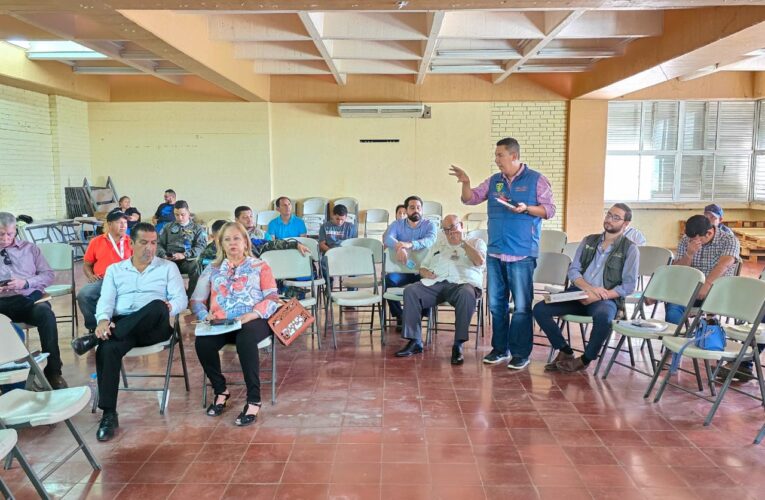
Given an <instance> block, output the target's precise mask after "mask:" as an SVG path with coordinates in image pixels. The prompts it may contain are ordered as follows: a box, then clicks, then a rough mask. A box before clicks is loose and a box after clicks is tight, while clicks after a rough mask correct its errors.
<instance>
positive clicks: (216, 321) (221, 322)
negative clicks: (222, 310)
mask: <svg viewBox="0 0 765 500" xmlns="http://www.w3.org/2000/svg"><path fill="white" fill-rule="evenodd" d="M233 324H234V320H231V319H211V320H210V326H228V325H233Z"/></svg>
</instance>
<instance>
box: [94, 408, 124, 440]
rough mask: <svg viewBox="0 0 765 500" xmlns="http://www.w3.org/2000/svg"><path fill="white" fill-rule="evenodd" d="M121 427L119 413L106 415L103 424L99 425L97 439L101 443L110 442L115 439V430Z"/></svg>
mask: <svg viewBox="0 0 765 500" xmlns="http://www.w3.org/2000/svg"><path fill="white" fill-rule="evenodd" d="M119 426H120V420H119V418H118V417H117V412H110V413H104V416H103V417H101V422H100V423H99V424H98V431H97V432H96V439H98V440H99V441H109V440H110V439H111V438H113V437H114V429H116V428H117V427H119Z"/></svg>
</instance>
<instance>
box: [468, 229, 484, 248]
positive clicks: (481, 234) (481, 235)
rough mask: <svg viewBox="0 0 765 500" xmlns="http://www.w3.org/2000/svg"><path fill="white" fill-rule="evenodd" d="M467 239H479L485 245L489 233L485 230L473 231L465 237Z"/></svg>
mask: <svg viewBox="0 0 765 500" xmlns="http://www.w3.org/2000/svg"><path fill="white" fill-rule="evenodd" d="M465 236H466V237H467V238H480V239H482V240H483V242H484V243H486V244H487V245H488V244H489V231H488V230H487V229H473V230H472V231H468V232H467V234H466V235H465Z"/></svg>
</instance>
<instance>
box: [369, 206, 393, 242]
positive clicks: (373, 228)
mask: <svg viewBox="0 0 765 500" xmlns="http://www.w3.org/2000/svg"><path fill="white" fill-rule="evenodd" d="M389 220H390V214H388V211H387V210H385V209H384V208H368V209H367V210H366V212H365V213H364V236H365V237H366V236H369V235H370V234H376V235H381V234H383V233H384V232H385V230H386V229H387V228H388V221H389Z"/></svg>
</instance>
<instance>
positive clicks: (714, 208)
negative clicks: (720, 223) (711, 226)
mask: <svg viewBox="0 0 765 500" xmlns="http://www.w3.org/2000/svg"><path fill="white" fill-rule="evenodd" d="M704 212H709V213H710V214H714V215H716V216H717V217H719V218H720V219H722V216H723V209H722V207H721V206H720V205H716V204H714V203H712V204H711V205H707V206H706V207H704Z"/></svg>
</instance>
